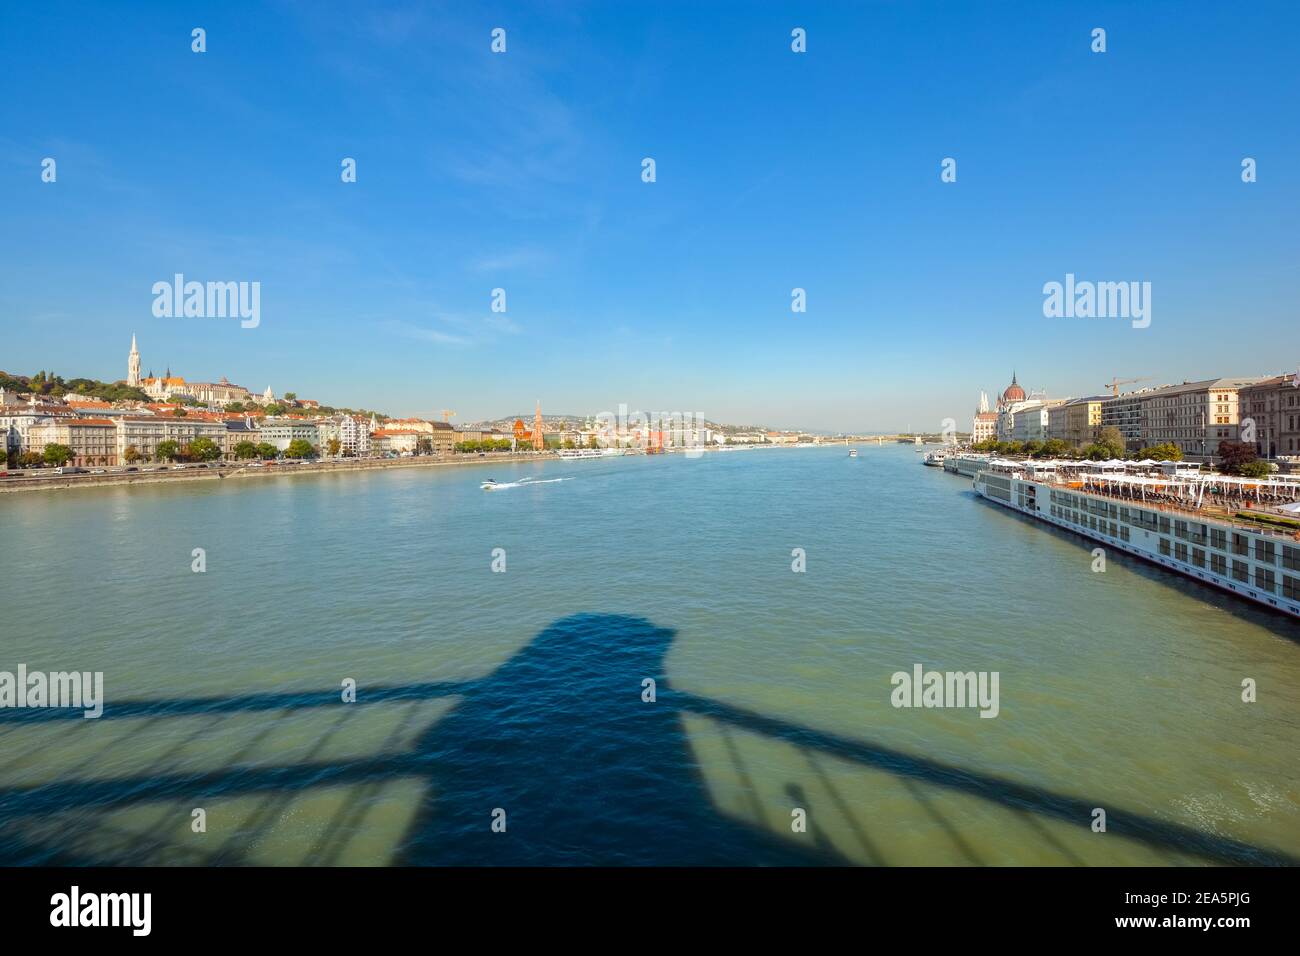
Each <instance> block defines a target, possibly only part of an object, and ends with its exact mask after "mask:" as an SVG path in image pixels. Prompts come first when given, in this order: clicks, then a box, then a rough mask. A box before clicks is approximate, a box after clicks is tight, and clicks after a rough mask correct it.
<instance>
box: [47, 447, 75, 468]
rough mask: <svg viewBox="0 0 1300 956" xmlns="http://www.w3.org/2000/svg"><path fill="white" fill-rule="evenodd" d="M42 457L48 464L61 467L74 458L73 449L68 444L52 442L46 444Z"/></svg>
mask: <svg viewBox="0 0 1300 956" xmlns="http://www.w3.org/2000/svg"><path fill="white" fill-rule="evenodd" d="M41 457H42V458H44V459H45V463H46V464H47V465H54V466H55V467H60V466H63V465H66V464H67V463H68V462H69V461H71V460H72V449H71V448H69V447H68V446H67V445H60V444H58V443H57V442H50V443H49V444H48V445H46V446H45V452H44V454H43V455H42V456H41Z"/></svg>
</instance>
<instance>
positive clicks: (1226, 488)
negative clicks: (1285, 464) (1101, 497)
mask: <svg viewBox="0 0 1300 956" xmlns="http://www.w3.org/2000/svg"><path fill="white" fill-rule="evenodd" d="M1080 478H1081V479H1082V481H1083V484H1084V487H1085V488H1095V489H1097V490H1099V491H1104V492H1107V493H1109V494H1115V493H1119V494H1121V495H1126V496H1127V497H1134V498H1139V499H1141V500H1143V501H1145V500H1146V497H1147V495H1148V494H1153V495H1161V496H1164V497H1175V498H1181V499H1183V500H1185V501H1189V502H1194V503H1195V504H1196V505H1197V506H1199V505H1200V503H1201V502H1202V501H1203V500H1204V498H1205V493H1206V492H1207V491H1208V492H1210V493H1211V494H1220V495H1228V496H1229V497H1233V498H1243V499H1245V498H1253V499H1254V500H1255V501H1265V500H1268V501H1278V500H1287V499H1291V500H1292V501H1294V502H1296V503H1300V477H1297V476H1292V475H1286V476H1281V475H1272V476H1269V477H1267V478H1242V477H1238V476H1236V475H1176V476H1164V477H1154V476H1148V475H1106V474H1091V473H1090V474H1085V475H1081V476H1080Z"/></svg>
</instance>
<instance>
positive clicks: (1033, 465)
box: [974, 460, 1300, 619]
mask: <svg viewBox="0 0 1300 956" xmlns="http://www.w3.org/2000/svg"><path fill="white" fill-rule="evenodd" d="M1088 464H1090V463H1085V465H1088ZM1058 465H1059V466H1061V467H1060V468H1058ZM1083 467H1084V466H1081V465H1080V463H1070V465H1069V466H1066V465H1065V463H1055V462H1048V463H1045V464H1041V463H1038V462H1013V461H997V460H992V461H989V462H988V463H987V464H986V465H985V467H983V468H981V469H980V470H979V471H977V472H976V474H975V479H974V486H975V491H976V493H977V494H979V495H980V496H981V497H982V498H986V499H987V500H989V501H992V502H996V503H997V504H1000V505H1003V506H1004V507H1007V508H1010V509H1011V510H1012V511H1017V512H1019V513H1021V514H1025V515H1029V516H1031V517H1034V518H1037V519H1039V520H1040V521H1045V522H1047V523H1049V524H1053V525H1056V526H1057V527H1060V528H1065V529H1067V530H1069V531H1073V532H1075V533H1077V534H1081V535H1083V536H1084V537H1087V538H1091V539H1093V540H1094V541H1100V542H1101V543H1102V544H1104V545H1106V546H1107V547H1108V548H1117V549H1119V550H1120V551H1123V552H1125V553H1127V554H1131V555H1134V556H1136V557H1139V558H1143V559H1145V560H1147V561H1150V562H1152V563H1153V564H1158V565H1160V566H1161V567H1163V568H1167V569H1169V570H1171V571H1177V572H1179V573H1181V574H1184V575H1186V576H1187V577H1189V578H1192V579H1194V580H1197V581H1200V582H1202V583H1205V584H1211V585H1214V586H1215V587H1218V588H1222V589H1223V590H1225V591H1230V592H1232V593H1233V594H1235V595H1237V596H1238V597H1242V598H1246V599H1247V600H1250V601H1254V602H1256V603H1258V604H1262V605H1264V606H1266V607H1269V608H1272V609H1274V610H1276V611H1281V612H1282V613H1284V614H1287V615H1290V616H1291V617H1292V618H1296V619H1300V531H1297V530H1293V529H1294V527H1295V526H1294V524H1292V523H1289V522H1287V521H1286V520H1285V518H1283V517H1282V515H1281V514H1274V509H1276V510H1277V511H1283V509H1285V508H1286V507H1287V506H1288V505H1289V506H1290V507H1292V508H1293V507H1294V503H1295V502H1296V501H1300V477H1296V476H1290V477H1286V478H1277V477H1274V478H1265V479H1245V478H1232V477H1227V476H1222V475H1208V474H1204V475H1203V474H1185V473H1181V472H1179V471H1173V470H1172V469H1170V471H1172V473H1170V474H1161V475H1150V474H1147V475H1140V474H1136V475H1135V474H1128V473H1125V470H1124V469H1123V468H1120V469H1112V470H1111V471H1110V473H1091V472H1087V471H1083V470H1082V468H1083ZM1062 469H1064V470H1062ZM1237 514H1242V515H1245V516H1248V517H1242V518H1238V517H1236V515H1237ZM1270 521H1271V522H1275V523H1276V524H1277V525H1278V527H1276V528H1271V527H1268V526H1267V523H1269V522H1270ZM1257 522H1258V523H1257Z"/></svg>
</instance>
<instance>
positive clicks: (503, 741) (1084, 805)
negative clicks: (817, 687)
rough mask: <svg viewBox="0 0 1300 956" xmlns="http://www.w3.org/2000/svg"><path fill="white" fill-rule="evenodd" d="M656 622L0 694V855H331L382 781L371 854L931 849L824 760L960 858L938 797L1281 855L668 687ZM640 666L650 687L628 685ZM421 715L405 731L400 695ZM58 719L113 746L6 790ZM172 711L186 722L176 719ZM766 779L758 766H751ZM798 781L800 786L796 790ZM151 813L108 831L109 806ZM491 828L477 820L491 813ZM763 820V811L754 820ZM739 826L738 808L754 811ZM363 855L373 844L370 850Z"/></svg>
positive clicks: (1114, 832)
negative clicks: (133, 689)
mask: <svg viewBox="0 0 1300 956" xmlns="http://www.w3.org/2000/svg"><path fill="white" fill-rule="evenodd" d="M673 638H674V632H673V631H671V630H668V629H664V628H661V627H657V626H655V625H654V624H652V623H651V622H650V621H647V620H645V619H643V618H638V617H629V616H622V615H595V614H583V615H577V616H573V617H569V618H565V619H562V620H559V621H556V622H555V623H553V624H552V625H550V626H549V627H547V628H546V629H545V630H543V631H542V632H541V633H540V634H538V635H537V636H536V637H535V638H534V639H533V640H532V641H531V642H529V643H528V644H527V645H526V646H525V647H523V648H522V649H521V650H520V651H518V652H517V653H516V654H515V655H514V656H513V657H511V658H510V659H509V660H507V661H506V662H505V663H504V664H502V665H501V666H500V667H499V668H497V669H496V670H495V671H494V672H492V673H491V674H489V675H487V676H486V677H483V678H481V679H477V680H470V681H466V682H460V683H442V682H428V683H412V684H406V685H399V686H385V687H379V688H373V687H372V688H367V687H365V686H364V685H363V686H362V687H360V688H359V691H358V700H357V702H356V703H351V704H344V703H341V701H340V698H339V693H338V692H337V691H334V690H330V691H321V692H313V693H285V694H275V693H270V694H257V695H248V696H244V697H236V698H181V699H172V700H155V701H129V702H122V703H110V704H109V705H107V706H106V707H105V711H104V716H103V717H102V718H100V719H99V720H97V721H90V720H83V719H82V718H81V716H80V712H79V711H72V712H70V711H61V710H23V711H20V710H0V734H2V736H0V863H4V864H11V865H12V864H31V863H48V864H56V865H58V864H73V865H75V864H160V863H163V864H170V863H174V864H217V865H231V864H234V865H237V864H243V863H250V862H293V863H304V864H308V865H313V864H315V865H328V864H334V863H343V862H352V861H354V860H353V859H352V858H349V857H348V856H347V854H346V853H345V847H346V846H347V844H348V843H349V841H350V840H351V839H354V838H356V837H357V836H358V835H360V834H364V833H365V832H366V831H367V828H368V826H369V824H368V823H367V821H368V820H369V819H371V818H370V817H369V816H368V815H369V814H370V812H371V810H372V809H373V808H374V807H375V805H376V804H378V803H382V802H383V801H385V800H387V801H390V802H391V801H392V800H394V799H395V798H394V797H393V796H392V795H391V794H390V793H388V792H387V791H386V788H387V787H388V785H389V784H391V783H393V782H395V781H399V782H402V783H403V784H405V785H407V789H406V790H405V791H403V794H404V796H403V797H402V798H401V799H402V801H403V804H404V810H403V813H402V814H401V817H400V818H401V821H402V822H401V826H400V827H399V828H398V830H397V831H396V832H394V834H393V838H392V840H391V841H390V842H389V843H388V844H387V845H386V848H385V849H384V850H383V851H382V852H378V853H371V854H370V855H369V856H368V857H366V858H365V859H364V862H391V863H396V864H403V865H484V864H489V865H566V864H573V865H587V864H599V865H622V864H628V865H647V864H649V865H654V864H664V865H670V864H680V865H811V864H829V865H840V864H847V863H850V862H869V863H877V864H884V863H902V864H906V863H909V862H927V863H929V862H935V860H933V859H926V860H919V861H918V860H913V859H908V858H905V857H899V858H897V859H887V858H886V855H885V853H883V852H882V850H881V837H882V836H884V835H886V833H887V831H888V830H889V829H890V828H891V826H893V825H894V821H891V820H889V819H884V818H882V817H880V816H879V814H877V815H876V816H874V817H873V818H872V819H871V820H870V821H869V822H868V820H867V819H866V813H865V811H864V809H863V808H860V807H855V806H854V805H853V802H852V801H851V800H850V799H848V798H847V797H846V796H845V795H844V794H843V792H842V790H841V789H839V788H837V786H836V783H835V775H834V774H833V773H830V772H828V770H827V766H828V765H834V766H837V767H838V766H841V765H847V766H849V767H850V768H853V769H855V770H865V771H870V772H872V773H876V774H881V775H883V776H884V777H885V778H887V779H889V780H890V781H892V782H894V783H895V784H897V785H899V786H898V789H899V791H900V792H901V793H904V794H907V795H910V796H909V799H912V800H914V801H915V806H914V810H915V811H916V813H917V815H918V816H919V818H921V819H923V820H925V821H927V824H928V825H930V826H932V827H934V828H935V829H936V830H937V831H938V832H942V833H944V834H946V836H947V838H949V839H950V840H951V847H952V852H951V854H950V855H949V857H948V858H947V859H946V860H944V861H942V862H958V863H975V864H978V863H982V862H987V861H986V860H984V859H982V858H981V854H980V851H979V850H978V849H977V848H976V847H974V846H972V844H971V842H970V841H969V840H968V839H967V837H968V834H966V833H963V832H962V830H961V827H959V826H958V825H956V824H955V823H954V822H953V821H952V820H951V819H949V818H948V816H947V815H945V812H944V809H943V804H944V800H945V799H947V798H949V797H952V796H954V795H955V796H956V797H959V798H963V799H973V800H974V801H976V802H977V803H979V804H980V805H981V806H983V805H987V806H988V807H989V808H993V809H996V810H997V811H1000V812H1003V813H1005V814H1007V815H1008V816H1009V817H1012V818H1014V819H1016V820H1019V821H1023V822H1024V827H1023V829H1022V830H1020V831H1018V832H1019V833H1021V834H1022V836H1020V837H1017V838H1018V839H1023V838H1024V836H1023V834H1028V835H1029V837H1030V838H1032V839H1035V840H1037V841H1038V842H1039V843H1040V844H1041V845H1042V846H1043V847H1046V848H1048V849H1049V850H1050V851H1051V853H1052V854H1053V856H1054V859H1055V861H1056V862H1061V863H1080V862H1083V861H1082V860H1081V859H1080V858H1079V857H1078V856H1077V855H1076V854H1075V853H1074V852H1073V851H1072V850H1071V849H1070V847H1069V846H1067V845H1066V844H1065V843H1063V842H1062V841H1061V839H1060V836H1059V834H1060V828H1061V825H1062V824H1064V825H1065V826H1066V827H1067V828H1078V829H1079V830H1081V831H1082V832H1085V833H1087V832H1088V829H1089V825H1090V823H1091V820H1092V817H1091V811H1092V808H1093V807H1095V806H1106V807H1107V812H1108V834H1107V836H1108V837H1119V838H1121V839H1125V840H1129V841H1135V842H1136V843H1138V844H1142V845H1144V846H1145V847H1146V848H1147V849H1149V850H1152V851H1155V852H1156V853H1157V854H1167V857H1168V859H1169V860H1171V861H1177V862H1200V863H1226V864H1234V863H1271V864H1294V863H1296V862H1297V861H1296V860H1295V859H1294V858H1292V857H1290V856H1289V855H1287V854H1285V853H1280V852H1277V851H1273V850H1269V849H1265V848H1261V847H1256V846H1253V845H1250V844H1249V843H1245V842H1241V841H1237V840H1234V839H1231V838H1228V837H1225V836H1222V835H1218V834H1213V833H1208V832H1203V831H1200V830H1196V829H1193V828H1188V827H1185V826H1182V825H1179V824H1176V823H1172V822H1168V821H1164V820H1160V819H1157V818H1155V817H1153V816H1150V815H1145V814H1141V813H1134V812H1129V811H1127V810H1125V809H1124V808H1120V807H1115V806H1114V805H1113V802H1108V801H1103V800H1100V799H1085V798H1083V797H1078V796H1072V795H1068V794H1064V793H1057V792H1053V791H1050V790H1047V789H1042V788H1039V787H1035V786H1029V785H1025V784H1022V783H1017V782H1014V781H1011V780H1007V779H1002V778H999V777H996V776H991V775H988V774H984V773H980V772H977V771H974V770H968V769H963V768H961V767H958V766H953V765H949V764H945V763H943V762H940V761H936V760H932V759H930V758H927V757H924V756H921V755H917V754H909V753H904V752H901V751H899V750H895V749H891V748H889V747H885V746H882V745H880V744H876V743H872V742H869V741H863V740H857V739H851V738H846V737H842V736H839V735H836V734H831V733H827V732H824V731H819V730H817V729H815V728H812V727H806V726H801V725H799V724H795V723H791V722H789V721H787V720H784V719H780V718H776V717H771V716H767V715H764V714H760V713H757V712H754V711H752V710H747V709H744V708H741V707H736V706H733V705H730V704H727V703H724V702H721V701H717V700H713V699H709V698H706V697H701V696H698V695H694V694H690V693H686V692H684V691H679V690H677V689H675V688H674V687H673V686H672V685H671V683H670V682H669V681H668V680H667V678H666V676H665V659H666V655H667V652H668V650H669V648H670V646H671V644H672V641H673ZM645 678H652V679H654V680H655V681H656V684H657V687H656V697H657V699H656V700H655V701H654V702H646V701H643V699H642V694H643V683H642V682H643V680H644V679H645ZM429 704H433V705H435V706H437V707H438V708H440V710H439V712H438V713H437V714H436V716H434V717H433V718H432V719H430V720H428V721H427V723H426V724H425V725H423V726H421V725H419V722H418V718H419V714H420V711H419V710H418V708H420V707H422V706H425V705H429ZM375 708H389V709H390V710H391V712H392V720H391V721H390V722H389V723H388V724H387V727H386V730H385V739H384V740H383V741H382V742H376V744H375V745H374V746H367V747H366V748H365V750H364V752H363V753H361V754H359V755H357V754H353V755H350V756H333V757H331V756H329V755H328V751H329V749H330V748H331V746H333V744H335V743H337V742H338V741H339V740H340V739H346V738H347V736H348V734H349V726H350V723H351V722H352V721H355V720H357V719H358V717H357V716H356V715H360V714H364V713H366V712H368V711H373V709H375ZM303 714H308V715H311V716H313V717H314V718H318V723H314V724H313V725H312V727H313V740H312V742H311V745H310V746H309V747H308V748H307V751H306V752H305V753H303V754H301V755H300V759H294V760H292V761H284V760H280V761H271V762H267V761H252V760H249V759H247V756H248V755H249V754H251V753H252V752H253V751H254V750H255V749H256V748H257V746H258V744H259V742H261V741H263V740H264V739H265V738H266V737H267V736H268V735H271V734H274V733H275V731H276V728H277V726H278V724H279V722H281V721H284V720H286V719H287V718H289V717H291V716H301V715H303ZM231 717H241V718H247V719H248V723H247V727H248V731H249V732H248V735H247V737H246V739H243V740H241V741H240V742H239V745H238V747H237V748H236V751H235V752H234V753H233V754H229V755H227V756H226V757H224V758H223V759H222V760H221V761H220V766H219V767H217V768H216V769H210V770H196V769H192V768H190V767H188V766H186V765H185V764H184V763H178V762H177V761H176V759H175V757H176V754H178V753H179V752H181V751H183V750H184V749H185V748H187V747H190V746H193V745H194V744H195V739H196V738H201V737H202V736H203V735H205V734H206V735H215V734H228V733H230V729H229V728H228V727H226V726H225V721H226V720H227V719H228V718H231ZM69 720H72V721H75V723H76V725H77V726H74V727H67V731H68V732H69V733H72V734H74V735H75V734H87V733H94V732H95V730H96V725H105V724H112V723H113V722H115V721H133V722H139V723H138V725H137V724H133V725H132V733H130V734H128V735H125V738H124V742H123V743H121V744H118V743H114V744H110V745H109V747H108V748H107V749H106V750H103V751H99V752H96V753H94V754H92V756H91V757H89V758H88V759H86V760H83V761H81V762H80V763H79V764H77V765H76V766H72V767H69V768H66V769H62V770H61V772H59V773H58V774H55V775H54V776H53V777H52V778H51V779H49V780H45V781H44V782H36V783H28V784H20V785H15V784H11V783H10V782H9V780H10V778H11V777H12V776H13V770H12V767H13V766H14V765H22V764H24V763H26V764H27V765H28V766H31V765H33V764H34V765H36V766H40V761H41V749H40V748H42V747H44V746H45V745H46V744H47V743H48V741H46V740H41V741H38V742H37V743H36V744H35V745H34V746H33V745H32V744H31V742H30V741H29V740H26V739H25V738H27V736H28V733H29V732H31V731H35V730H38V729H49V727H48V722H52V721H53V722H59V723H60V725H61V726H66V721H69ZM175 721H187V723H186V725H185V726H186V731H185V732H184V733H172V734H170V736H169V738H168V746H167V747H166V748H158V749H160V750H163V752H162V753H159V754H157V756H156V757H153V758H151V760H152V762H151V763H150V764H149V765H148V766H147V767H146V768H143V769H142V770H139V772H132V773H127V774H124V775H119V776H112V777H102V776H95V775H93V774H92V773H91V770H92V769H93V768H95V767H96V766H99V767H100V768H101V769H102V768H104V767H111V764H112V761H111V760H110V759H107V758H109V757H111V754H112V748H113V747H116V746H130V744H131V741H132V740H137V741H138V740H142V739H145V738H146V737H147V736H148V735H149V734H150V733H152V732H154V731H156V730H157V728H158V727H159V726H160V725H161V726H165V725H166V724H167V722H175ZM688 723H690V724H691V726H692V727H698V726H707V727H709V728H711V730H710V736H711V738H712V742H713V744H715V745H716V750H717V752H716V753H715V754H714V755H713V757H712V758H711V760H710V763H709V767H708V770H709V773H708V775H707V776H706V773H705V772H704V768H703V767H702V761H701V759H700V757H699V755H698V752H697V751H698V749H699V748H698V747H697V746H695V743H697V741H696V740H695V739H694V736H693V734H692V733H690V732H688V726H687V725H688ZM191 727H193V729H192V730H191V729H189V728H191ZM740 737H744V738H747V739H750V738H752V739H759V740H763V741H768V742H772V743H775V744H778V745H780V746H781V747H783V748H787V749H793V751H794V752H796V753H797V754H798V755H799V757H800V759H801V765H802V766H803V767H805V768H806V769H805V770H803V771H802V773H801V774H800V775H799V776H797V777H796V778H793V779H788V780H787V781H786V782H785V783H784V785H783V787H781V788H780V789H779V791H778V792H779V797H780V799H779V801H778V802H779V804H780V805H778V806H773V805H771V803H770V801H769V803H768V804H767V805H764V803H763V801H762V800H761V799H760V797H759V789H760V788H759V787H758V786H757V785H755V784H754V782H753V780H752V779H751V774H750V771H749V769H748V768H747V767H746V765H745V761H744V758H743V757H742V755H741V751H740V749H739V748H738V747H737V745H736V740H737V739H738V738H740ZM719 762H721V763H723V764H728V765H729V766H727V767H726V772H727V774H729V775H730V777H731V778H732V779H734V780H736V781H738V787H737V792H738V793H740V794H742V799H747V800H748V801H749V803H750V804H751V812H750V813H748V814H738V813H736V812H732V811H730V810H726V811H724V809H722V808H720V807H719V806H718V803H717V799H716V797H715V796H714V794H713V792H712V791H711V788H710V782H709V781H710V779H712V777H713V776H714V772H715V770H716V767H715V764H717V763H719ZM769 775H770V774H769ZM322 791H328V792H330V793H335V794H339V793H341V794H343V795H344V796H343V797H342V798H340V799H338V800H336V801H335V802H334V803H332V804H331V805H330V807H329V809H328V812H317V813H316V814H314V815H313V816H312V817H311V822H310V824H308V823H306V822H303V821H299V822H296V823H291V824H290V827H291V828H292V827H295V826H296V827H298V828H299V829H300V830H301V831H302V833H301V834H300V836H301V837H302V839H301V840H300V842H302V843H304V844H305V849H304V852H301V853H296V854H295V855H294V858H292V859H281V858H277V857H275V856H274V854H272V855H271V858H270V859H269V860H268V857H267V854H266V853H265V852H262V853H260V854H259V855H255V854H253V853H252V848H256V847H259V846H261V847H264V846H265V844H266V843H267V834H268V833H269V832H270V831H271V830H272V829H273V828H276V827H277V826H278V827H283V826H284V825H285V822H284V821H285V819H286V817H291V818H293V819H297V817H295V816H294V815H293V814H290V813H289V808H290V807H291V806H293V805H294V801H296V800H299V799H301V798H302V797H303V796H304V795H308V794H313V793H319V792H322ZM813 794H815V796H814V795H813ZM232 800H233V801H239V802H240V804H241V806H243V807H244V812H243V814H242V816H241V818H240V820H239V822H238V824H237V826H234V827H232V828H230V829H229V831H228V832H222V833H218V832H216V828H213V832H209V833H207V834H204V835H203V836H202V838H196V837H192V836H191V834H190V828H189V822H190V811H189V808H191V807H195V806H209V805H218V804H220V803H221V802H222V801H232ZM796 807H799V808H803V809H805V810H806V811H807V813H808V826H807V831H806V832H803V833H795V832H792V829H791V826H790V820H791V811H792V809H793V808H796ZM142 809H148V810H157V811H159V812H158V813H157V814H156V816H155V817H153V818H150V819H149V820H146V821H145V822H143V823H137V824H135V825H133V826H132V827H130V828H127V829H122V825H121V822H120V821H121V819H122V817H123V814H125V813H128V812H133V811H139V810H142ZM498 809H500V810H502V811H504V814H505V824H506V832H505V833H497V832H494V831H493V829H492V826H491V824H492V820H493V814H494V811H496V810H498ZM831 816H834V817H835V818H836V819H837V820H839V821H840V822H841V823H842V826H841V827H840V830H841V836H843V835H844V834H847V837H846V838H847V840H848V842H849V844H851V846H852V853H851V855H849V854H847V853H846V851H845V850H842V849H840V847H844V846H845V843H844V842H843V840H841V842H839V843H837V842H836V841H835V840H834V839H832V838H831V836H829V835H828V833H827V832H826V830H825V828H824V825H823V821H825V820H826V819H828V818H829V817H831ZM765 820H776V821H777V823H776V825H774V826H773V825H763V821H765ZM756 821H757V822H756ZM376 856H377V857H378V858H376Z"/></svg>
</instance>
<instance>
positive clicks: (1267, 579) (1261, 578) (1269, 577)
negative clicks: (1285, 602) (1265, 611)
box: [1255, 568, 1277, 594]
mask: <svg viewBox="0 0 1300 956" xmlns="http://www.w3.org/2000/svg"><path fill="white" fill-rule="evenodd" d="M1276 585H1277V579H1276V578H1274V577H1273V572H1272V571H1270V570H1269V569H1268V568H1256V569H1255V587H1257V588H1260V589H1261V590H1264V591H1267V592H1268V593H1269V594H1272V593H1273V590H1274V588H1275V587H1276Z"/></svg>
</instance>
